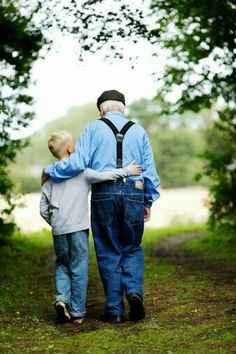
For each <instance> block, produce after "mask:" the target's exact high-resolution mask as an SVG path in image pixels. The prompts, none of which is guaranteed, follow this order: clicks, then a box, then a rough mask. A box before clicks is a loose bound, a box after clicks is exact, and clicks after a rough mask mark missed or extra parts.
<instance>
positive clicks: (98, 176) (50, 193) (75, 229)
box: [40, 131, 141, 324]
mask: <svg viewBox="0 0 236 354" xmlns="http://www.w3.org/2000/svg"><path fill="white" fill-rule="evenodd" d="M48 147H49V150H50V151H51V153H52V154H53V156H55V157H56V158H57V159H58V160H65V159H67V158H68V157H69V155H70V154H71V153H72V152H74V143H73V138H72V135H71V133H70V132H68V131H59V132H55V133H53V134H52V135H51V136H50V137H49V140H48ZM140 172H141V170H140V167H139V166H137V165H135V164H134V161H133V162H132V163H131V164H130V165H129V166H127V167H125V168H120V169H116V170H111V171H103V172H96V171H94V170H91V169H89V168H87V169H86V170H85V171H84V172H82V173H81V174H79V175H77V176H75V177H73V178H71V179H67V180H65V181H62V182H60V183H57V182H54V181H53V180H52V179H48V180H47V181H46V182H45V183H44V185H43V187H42V196H41V200H40V214H41V216H42V217H43V218H44V219H45V220H46V221H47V222H48V224H49V225H51V227H52V234H53V243H54V249H55V253H56V274H55V280H56V301H55V303H54V305H55V309H56V312H57V317H58V320H59V321H60V322H68V321H73V322H75V323H79V324H80V323H82V322H83V318H84V316H85V313H86V310H85V303H86V294H87V283H88V229H89V227H90V221H89V212H88V191H89V185H90V184H93V183H99V182H104V181H107V180H116V179H118V178H121V177H126V176H130V175H139V174H140Z"/></svg>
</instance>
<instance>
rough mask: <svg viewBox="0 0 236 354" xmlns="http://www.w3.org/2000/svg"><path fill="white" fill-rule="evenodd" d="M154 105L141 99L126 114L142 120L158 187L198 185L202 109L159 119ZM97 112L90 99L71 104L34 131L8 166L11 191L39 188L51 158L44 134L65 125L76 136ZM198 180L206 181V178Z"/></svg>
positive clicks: (25, 191) (140, 121)
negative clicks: (41, 177) (151, 154)
mask: <svg viewBox="0 0 236 354" xmlns="http://www.w3.org/2000/svg"><path fill="white" fill-rule="evenodd" d="M158 107H159V104H157V103H156V102H155V101H152V100H147V99H142V100H139V101H137V102H134V103H133V104H131V105H130V106H129V107H128V116H129V118H130V119H133V120H134V121H137V122H138V123H140V124H142V125H143V127H144V128H145V129H146V130H147V131H148V133H149V136H150V139H151V143H152V147H153V152H154V158H155V163H156V166H157V168H158V171H159V174H160V177H161V186H162V188H176V187H185V186H192V185H196V184H198V185H199V182H198V181H197V180H196V176H197V175H198V174H199V173H202V172H203V160H202V158H201V157H200V154H201V153H202V152H203V151H204V147H205V134H204V130H205V125H206V123H205V122H204V124H203V123H202V121H203V119H204V118H203V116H204V113H202V114H199V115H197V116H196V115H193V114H192V113H191V112H188V113H187V115H188V118H187V117H186V118H185V117H182V116H181V117H180V116H173V117H169V119H165V120H162V118H161V116H159V114H158V112H157V111H158V109H159V110H160V107H159V108H158ZM97 114H98V112H97V109H96V106H95V104H94V103H91V104H88V105H86V106H83V107H74V108H72V109H70V110H69V111H68V113H67V114H66V116H65V117H62V118H60V119H57V120H55V121H53V122H51V123H48V124H47V125H46V126H45V127H44V129H42V130H41V131H39V132H37V133H36V134H34V136H33V137H32V138H31V142H30V145H29V146H28V147H27V148H25V149H24V150H23V151H22V153H20V154H19V155H18V157H17V160H16V163H15V164H13V165H12V167H11V175H12V180H13V181H14V184H15V188H16V189H15V191H16V192H20V193H22V192H23V193H29V192H39V191H40V188H41V186H40V173H41V170H42V168H43V167H44V166H46V165H48V164H50V163H52V162H53V161H54V160H53V158H52V157H51V154H50V153H49V151H48V148H47V139H48V136H49V135H50V134H51V133H52V132H53V131H56V130H61V129H67V130H70V131H71V132H73V134H74V138H75V139H77V138H78V137H79V135H80V133H81V131H82V129H83V128H84V127H85V125H86V124H87V123H89V122H91V121H92V120H93V119H96V117H97V118H98V116H97ZM206 115H207V116H209V117H210V112H209V111H208V112H205V116H206ZM205 119H206V118H205ZM209 119H210V118H207V120H209ZM196 121H198V125H197V124H196ZM200 184H204V185H206V180H202V181H201V182H200Z"/></svg>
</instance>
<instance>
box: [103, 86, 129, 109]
mask: <svg viewBox="0 0 236 354" xmlns="http://www.w3.org/2000/svg"><path fill="white" fill-rule="evenodd" d="M110 100H112V101H119V102H122V103H123V104H124V105H125V96H124V95H123V93H121V92H119V91H116V90H109V91H104V92H103V93H102V94H101V96H99V97H98V99H97V107H98V110H99V111H100V104H102V103H103V102H105V101H110Z"/></svg>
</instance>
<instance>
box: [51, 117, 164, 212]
mask: <svg viewBox="0 0 236 354" xmlns="http://www.w3.org/2000/svg"><path fill="white" fill-rule="evenodd" d="M105 117H106V118H108V119H110V120H111V122H112V123H113V124H114V125H115V126H116V127H117V129H118V130H119V131H120V130H121V129H122V127H123V126H124V125H125V124H126V123H127V122H128V119H127V118H126V117H125V116H124V115H123V113H120V112H108V113H107V114H106V115H105ZM132 160H135V161H136V163H137V164H138V165H140V166H141V167H142V174H141V176H130V177H129V179H132V180H141V181H142V182H144V186H145V190H144V194H145V199H144V204H145V206H147V207H151V205H152V202H153V201H155V200H156V199H158V198H159V192H158V191H157V187H158V186H159V184H160V179H159V176H158V174H157V172H156V168H155V164H154V159H153V152H152V148H151V145H150V141H149V137H148V135H147V133H146V131H145V130H144V128H143V127H142V126H140V125H139V124H134V125H133V126H132V127H131V128H130V129H129V130H128V131H127V133H126V134H125V137H124V140H123V166H126V165H128V164H129V163H130V162H131V161H132ZM87 167H89V168H92V169H93V170H96V171H104V170H111V169H114V168H116V138H115V136H114V133H113V132H112V130H111V129H110V128H109V127H108V126H107V125H106V124H105V123H104V122H102V121H101V120H99V119H98V120H96V121H93V122H91V123H90V124H88V125H87V126H86V127H85V129H84V130H83V132H82V134H81V136H80V139H79V140H78V141H77V143H76V148H75V152H74V153H73V154H71V155H70V157H69V158H68V159H67V160H62V161H57V162H55V163H54V164H53V165H51V166H48V167H46V169H45V173H46V174H48V175H50V177H51V178H52V179H54V180H55V181H60V180H63V179H67V178H71V177H73V176H75V175H77V174H79V173H80V172H82V171H84V170H85V169H86V168H87Z"/></svg>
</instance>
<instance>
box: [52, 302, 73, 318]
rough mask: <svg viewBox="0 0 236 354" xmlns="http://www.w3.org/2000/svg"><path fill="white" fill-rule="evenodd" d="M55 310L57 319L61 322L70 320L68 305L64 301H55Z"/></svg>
mask: <svg viewBox="0 0 236 354" xmlns="http://www.w3.org/2000/svg"><path fill="white" fill-rule="evenodd" d="M54 307H55V310H56V312H57V319H58V321H59V322H63V323H64V322H70V321H71V317H70V314H69V312H68V310H67V305H66V304H65V303H64V302H63V301H56V302H55V303H54Z"/></svg>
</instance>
